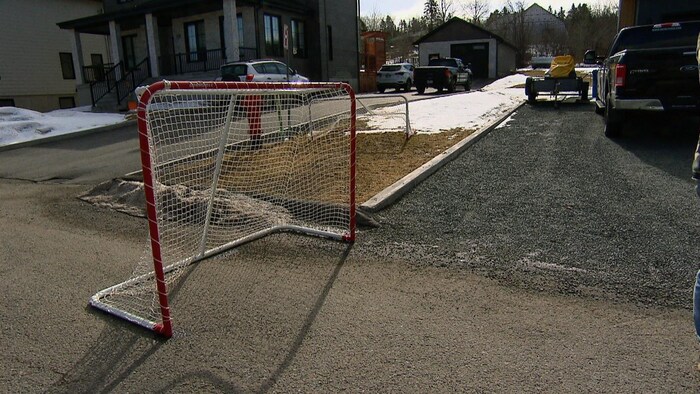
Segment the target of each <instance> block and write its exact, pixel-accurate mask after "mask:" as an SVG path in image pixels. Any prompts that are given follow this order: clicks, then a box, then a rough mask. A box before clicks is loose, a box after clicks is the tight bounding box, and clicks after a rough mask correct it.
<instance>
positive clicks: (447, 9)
mask: <svg viewBox="0 0 700 394" xmlns="http://www.w3.org/2000/svg"><path fill="white" fill-rule="evenodd" d="M452 8H453V4H452V0H440V1H439V2H438V12H437V20H438V22H439V23H441V24H442V23H445V22H447V21H448V20H450V19H452V17H453V16H454V12H452Z"/></svg>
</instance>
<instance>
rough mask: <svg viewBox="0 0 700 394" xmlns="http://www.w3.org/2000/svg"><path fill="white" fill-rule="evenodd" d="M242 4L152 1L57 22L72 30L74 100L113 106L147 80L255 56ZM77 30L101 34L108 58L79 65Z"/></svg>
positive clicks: (243, 1)
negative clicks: (145, 4) (76, 95)
mask: <svg viewBox="0 0 700 394" xmlns="http://www.w3.org/2000/svg"><path fill="white" fill-rule="evenodd" d="M238 3H239V4H244V5H248V4H249V1H246V0H238ZM185 6H186V7H185ZM246 8H247V7H246V6H243V7H240V8H237V1H236V0H219V1H206V0H205V1H192V0H172V1H162V2H161V1H156V2H152V3H149V6H141V7H132V8H128V9H127V8H125V9H123V10H116V11H113V12H109V13H105V14H101V15H96V16H92V17H88V18H82V19H77V20H73V21H67V22H62V23H59V27H61V28H62V29H67V30H71V31H72V33H73V34H72V35H71V38H72V40H71V41H72V51H73V59H74V69H75V75H76V85H77V89H78V101H79V102H80V103H81V105H86V104H87V103H90V104H91V105H92V106H93V107H95V106H96V105H97V104H98V103H99V102H100V101H101V100H105V98H106V97H111V99H112V101H114V102H115V103H116V105H117V106H119V105H121V104H122V103H123V102H124V100H125V99H126V98H127V97H128V96H129V95H130V94H131V92H133V90H134V89H135V88H136V87H137V86H139V85H140V84H142V83H143V82H144V81H146V80H147V79H153V80H157V79H164V78H171V77H172V79H182V78H181V76H183V75H188V74H192V73H202V72H215V71H218V69H219V67H221V65H223V64H225V63H226V62H229V61H237V60H239V59H254V58H257V57H259V48H258V43H257V38H256V35H255V34H254V33H253V34H249V35H248V37H247V38H248V39H247V40H246V41H243V37H242V35H243V32H244V30H243V29H242V23H243V16H244V15H249V16H250V17H251V21H250V22H251V24H253V23H255V21H254V20H252V18H253V17H254V14H253V12H252V9H250V10H247V9H246ZM214 33H218V34H214ZM82 34H99V35H104V36H105V37H106V38H107V42H108V48H109V53H108V62H106V63H104V64H102V62H101V59H99V60H100V61H99V62H97V63H95V60H94V59H93V60H92V62H93V64H90V65H86V64H85V61H84V58H83V53H82V45H81V35H82ZM212 48H213V49H212Z"/></svg>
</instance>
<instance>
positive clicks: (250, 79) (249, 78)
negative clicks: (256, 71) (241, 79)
mask: <svg viewBox="0 0 700 394" xmlns="http://www.w3.org/2000/svg"><path fill="white" fill-rule="evenodd" d="M254 77H255V75H253V74H248V75H246V76H245V81H246V82H250V81H252V80H253V78H254Z"/></svg>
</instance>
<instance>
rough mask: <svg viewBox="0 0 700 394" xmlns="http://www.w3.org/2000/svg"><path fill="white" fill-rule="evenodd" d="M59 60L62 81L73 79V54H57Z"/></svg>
mask: <svg viewBox="0 0 700 394" xmlns="http://www.w3.org/2000/svg"><path fill="white" fill-rule="evenodd" d="M58 56H59V57H60V58H61V72H62V73H63V79H75V69H74V68H73V54H72V53H70V52H61V53H59V54H58Z"/></svg>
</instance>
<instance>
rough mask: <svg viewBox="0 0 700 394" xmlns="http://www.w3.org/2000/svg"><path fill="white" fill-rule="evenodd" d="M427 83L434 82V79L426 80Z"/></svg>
mask: <svg viewBox="0 0 700 394" xmlns="http://www.w3.org/2000/svg"><path fill="white" fill-rule="evenodd" d="M425 83H433V80H432V79H429V80H427V81H425Z"/></svg>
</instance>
